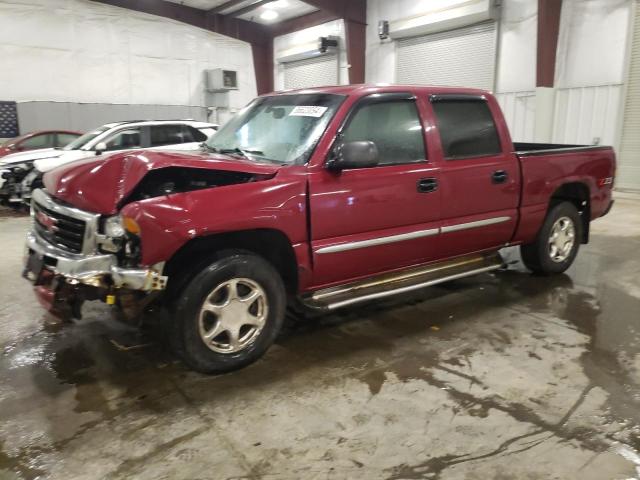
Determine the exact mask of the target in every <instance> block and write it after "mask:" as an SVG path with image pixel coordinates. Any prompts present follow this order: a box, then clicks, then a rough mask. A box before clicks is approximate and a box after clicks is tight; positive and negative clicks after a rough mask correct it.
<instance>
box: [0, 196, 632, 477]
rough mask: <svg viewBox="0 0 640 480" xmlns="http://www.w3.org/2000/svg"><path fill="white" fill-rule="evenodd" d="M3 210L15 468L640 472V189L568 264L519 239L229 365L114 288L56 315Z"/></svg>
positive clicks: (9, 421)
mask: <svg viewBox="0 0 640 480" xmlns="http://www.w3.org/2000/svg"><path fill="white" fill-rule="evenodd" d="M0 216H1V217H2V218H0V252H1V253H0V255H2V257H1V258H2V260H1V261H0V285H1V288H0V479H2V480H4V479H35V478H52V479H71V478H74V479H75V478H82V479H124V478H140V479H147V478H148V479H154V480H160V479H203V480H204V479H280V478H283V479H298V478H305V479H343V478H362V479H422V478H425V479H478V480H480V479H482V480H486V479H512V478H514V479H529V480H533V479H594V480H595V479H597V480H602V479H631V478H634V479H638V478H640V453H639V452H640V389H639V387H640V325H639V323H640V197H634V196H632V195H623V196H620V197H619V198H618V200H617V203H616V206H615V208H614V210H613V211H612V213H611V214H610V215H609V216H608V217H606V218H604V219H601V220H599V221H597V222H596V223H594V224H593V230H592V243H591V244H589V245H588V246H583V248H582V249H581V251H580V254H579V256H578V259H577V261H576V263H575V264H574V266H573V267H572V268H571V269H570V270H569V271H568V272H567V274H565V275H560V276H556V277H552V278H542V277H535V276H532V275H530V274H529V273H527V272H526V271H525V270H524V268H523V267H522V265H521V264H519V263H518V262H517V259H518V257H517V251H508V252H506V253H507V256H508V257H509V258H510V259H511V260H513V261H514V262H515V263H514V264H513V265H512V266H511V268H510V269H509V270H508V271H504V272H499V273H496V274H486V275H480V276H477V277H474V278H468V279H464V280H460V281H456V282H453V283H449V284H447V285H443V286H440V287H436V288H431V289H428V290H425V291H422V292H420V293H419V294H414V295H411V296H407V297H403V298H397V299H394V300H391V301H386V302H382V303H375V304H370V305H367V306H364V307H358V308H353V309H350V310H345V311H343V312H340V313H338V314H335V315H331V316H326V317H321V318H320V319H317V320H315V321H307V322H297V323H293V322H290V325H289V326H288V327H287V329H286V331H285V332H284V333H283V335H282V336H281V338H280V339H279V340H278V342H277V344H276V345H275V346H274V347H273V348H272V349H271V350H270V351H269V352H268V354H267V355H266V357H265V358H264V359H262V360H261V361H259V362H258V363H257V364H255V365H252V366H250V367H249V368H246V369H245V370H242V371H239V372H235V373H232V374H228V375H222V376H217V377H207V376H203V375H199V374H196V373H192V372H190V371H188V370H187V369H186V368H185V367H184V366H183V365H182V364H181V363H180V362H178V361H176V360H175V359H174V358H173V357H172V356H171V354H169V353H168V352H167V351H166V350H165V349H164V348H163V347H162V346H161V345H159V344H157V343H154V342H151V344H148V343H149V337H148V336H146V335H144V336H143V335H140V334H138V331H137V330H136V329H135V328H132V327H128V326H125V325H123V324H120V323H117V322H115V321H114V320H112V319H110V312H109V308H108V307H107V306H105V305H103V304H100V303H97V304H90V305H86V306H85V310H84V313H85V319H84V320H82V321H78V322H76V323H74V324H71V325H65V326H63V327H61V326H59V325H56V324H52V323H51V322H50V321H49V319H47V317H46V316H44V315H43V314H42V311H41V309H40V307H39V306H38V305H37V303H36V302H35V300H34V298H33V297H32V294H31V292H30V287H29V285H28V284H27V283H26V281H24V280H22V279H21V278H20V275H19V273H20V263H21V253H22V239H23V235H24V232H25V229H26V228H27V225H28V219H27V218H25V217H15V216H6V215H5V216H2V215H1V214H0ZM116 345H119V346H120V348H118V347H117V346H116ZM130 347H134V348H130Z"/></svg>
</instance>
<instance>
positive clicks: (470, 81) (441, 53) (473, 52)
mask: <svg viewBox="0 0 640 480" xmlns="http://www.w3.org/2000/svg"><path fill="white" fill-rule="evenodd" d="M496 38H497V33H496V22H488V23H484V24H480V25H474V26H471V27H465V28H458V29H455V30H450V31H447V32H440V33H433V34H430V35H424V36H420V37H412V38H403V39H401V40H398V42H397V63H396V82H397V83H401V84H419V85H449V86H456V87H477V88H484V89H485V90H493V88H494V77H495V63H496Z"/></svg>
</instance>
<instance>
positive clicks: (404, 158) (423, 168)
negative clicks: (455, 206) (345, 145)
mask: <svg viewBox="0 0 640 480" xmlns="http://www.w3.org/2000/svg"><path fill="white" fill-rule="evenodd" d="M422 125H423V123H422V119H421V117H420V114H419V111H418V108H417V105H416V100H415V98H414V97H413V95H411V94H405V93H400V94H398V93H386V94H377V95H371V96H368V97H364V98H363V99H361V100H360V101H359V102H357V103H356V104H355V105H354V107H353V109H352V111H351V112H350V113H349V115H348V117H347V120H346V123H345V125H343V127H342V128H341V134H340V136H339V138H338V139H337V140H336V143H338V142H349V141H358V140H369V141H372V142H374V143H375V144H376V146H377V148H378V151H379V164H378V165H377V166H375V167H370V168H356V169H351V170H342V171H341V172H330V171H328V170H326V169H322V170H320V171H317V172H314V173H313V174H312V175H311V176H310V181H309V182H310V183H309V190H310V191H309V197H310V203H311V205H310V212H311V215H310V216H311V238H312V250H313V265H314V272H313V283H314V286H315V287H324V286H329V285H331V284H336V283H344V282H345V281H347V280H349V279H353V280H355V279H357V278H360V277H366V276H369V275H373V274H376V273H381V272H385V271H389V270H394V269H399V268H402V267H407V266H410V265H416V264H421V263H425V262H427V261H429V260H433V259H435V258H436V256H437V249H436V242H437V238H438V227H439V217H440V192H439V190H438V188H437V182H438V177H439V173H438V169H437V168H436V167H434V166H433V165H432V164H431V163H430V162H429V161H428V159H427V155H426V148H425V135H424V129H423V126H422Z"/></svg>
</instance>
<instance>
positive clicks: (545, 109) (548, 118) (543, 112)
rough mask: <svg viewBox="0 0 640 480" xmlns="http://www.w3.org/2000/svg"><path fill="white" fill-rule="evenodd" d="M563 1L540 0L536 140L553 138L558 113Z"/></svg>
mask: <svg viewBox="0 0 640 480" xmlns="http://www.w3.org/2000/svg"><path fill="white" fill-rule="evenodd" d="M561 10H562V0H538V44H537V54H536V121H535V130H534V134H535V140H536V142H542V143H549V142H551V141H552V138H553V118H554V114H555V102H556V89H555V88H554V83H555V74H556V52H557V49H558V34H559V32H560V13H561Z"/></svg>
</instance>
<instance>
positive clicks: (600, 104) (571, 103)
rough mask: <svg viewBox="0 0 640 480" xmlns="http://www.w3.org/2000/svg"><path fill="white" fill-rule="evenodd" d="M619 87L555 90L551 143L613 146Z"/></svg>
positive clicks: (617, 116)
mask: <svg viewBox="0 0 640 480" xmlns="http://www.w3.org/2000/svg"><path fill="white" fill-rule="evenodd" d="M621 94H622V85H620V84H618V85H602V86H597V87H577V88H559V89H558V90H557V91H556V105H555V115H554V120H553V139H552V141H553V142H555V143H570V144H584V145H588V144H592V143H596V142H598V143H599V144H601V145H614V144H615V142H616V132H617V131H618V129H617V123H618V118H619V107H620V98H621V97H620V96H621Z"/></svg>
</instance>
